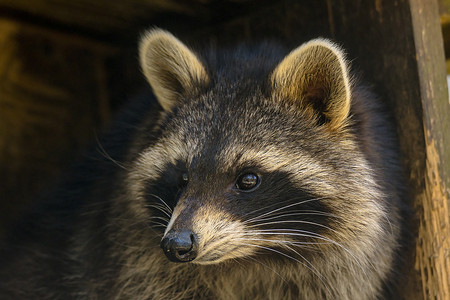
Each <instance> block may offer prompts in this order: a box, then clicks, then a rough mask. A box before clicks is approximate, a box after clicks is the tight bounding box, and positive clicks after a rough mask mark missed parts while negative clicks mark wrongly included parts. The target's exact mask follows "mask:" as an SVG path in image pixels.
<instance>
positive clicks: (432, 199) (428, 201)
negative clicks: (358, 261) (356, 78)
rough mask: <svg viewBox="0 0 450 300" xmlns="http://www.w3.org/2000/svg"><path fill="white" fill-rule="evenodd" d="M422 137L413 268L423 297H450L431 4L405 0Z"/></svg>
mask: <svg viewBox="0 0 450 300" xmlns="http://www.w3.org/2000/svg"><path fill="white" fill-rule="evenodd" d="M410 5H411V16H412V24H413V30H414V41H415V49H416V57H417V69H418V74H419V78H420V81H419V83H420V91H421V101H422V107H423V129H424V137H425V153H426V170H425V190H424V194H423V195H420V197H419V199H418V200H419V201H418V202H416V206H415V207H416V209H417V210H418V211H419V212H420V215H419V237H418V241H417V249H416V265H415V267H416V269H417V270H420V273H421V281H422V292H423V296H424V299H450V197H449V196H450V103H449V95H448V90H447V85H446V69H445V55H444V47H443V40H442V32H441V28H440V23H439V13H438V3H437V1H436V0H433V1H430V0H410Z"/></svg>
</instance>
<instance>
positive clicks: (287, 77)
mask: <svg viewBox="0 0 450 300" xmlns="http://www.w3.org/2000/svg"><path fill="white" fill-rule="evenodd" d="M271 82H272V92H273V94H274V98H275V99H279V100H280V99H285V100H289V101H292V102H294V104H295V105H298V106H299V107H300V109H302V110H304V111H305V112H306V113H307V114H308V115H310V116H311V117H312V118H313V119H314V120H317V121H318V122H319V123H320V124H327V125H328V127H329V128H331V129H332V130H337V129H340V128H343V127H345V126H346V124H347V120H348V118H349V112H350V100H351V85H350V75H349V72H348V67H347V62H346V61H345V57H344V53H343V51H342V50H341V49H340V48H339V47H337V46H336V45H334V44H333V43H332V42H330V41H328V40H324V39H316V40H312V41H310V42H308V43H306V44H303V45H302V46H300V47H298V48H297V49H295V50H293V51H292V52H291V53H289V54H288V55H287V56H286V57H285V58H284V59H283V60H282V61H281V62H280V63H279V65H278V66H277V67H276V68H275V70H274V72H273V73H272V75H271Z"/></svg>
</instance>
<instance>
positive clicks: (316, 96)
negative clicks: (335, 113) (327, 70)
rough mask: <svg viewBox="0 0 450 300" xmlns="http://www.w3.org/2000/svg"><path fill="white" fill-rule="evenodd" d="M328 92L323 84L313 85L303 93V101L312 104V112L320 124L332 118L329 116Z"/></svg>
mask: <svg viewBox="0 0 450 300" xmlns="http://www.w3.org/2000/svg"><path fill="white" fill-rule="evenodd" d="M328 97H329V96H328V92H327V91H326V90H325V89H324V88H322V87H321V86H312V87H309V88H308V89H306V91H305V92H304V93H303V99H304V100H303V101H304V102H305V103H309V105H311V114H312V115H313V116H314V117H315V119H316V121H317V123H318V125H324V124H326V123H328V122H330V121H331V120H330V119H329V118H328V117H327V115H326V113H325V111H326V110H327V101H326V99H328Z"/></svg>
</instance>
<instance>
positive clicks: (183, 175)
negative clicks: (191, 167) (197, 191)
mask: <svg viewBox="0 0 450 300" xmlns="http://www.w3.org/2000/svg"><path fill="white" fill-rule="evenodd" d="M181 179H183V181H185V182H187V181H188V180H189V177H188V174H187V173H183V174H181Z"/></svg>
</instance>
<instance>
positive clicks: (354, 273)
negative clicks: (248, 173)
mask: <svg viewBox="0 0 450 300" xmlns="http://www.w3.org/2000/svg"><path fill="white" fill-rule="evenodd" d="M310 49H313V51H312V52H311V51H310ZM148 51H150V52H148ZM246 51H247V50H241V52H238V54H230V55H228V54H226V53H225V54H224V55H223V57H222V56H220V55H219V56H211V55H205V56H200V55H197V54H195V53H194V52H192V51H191V50H189V49H188V48H187V47H186V46H184V45H183V44H182V43H181V42H179V41H178V40H177V39H176V38H175V37H173V36H172V35H171V34H169V33H167V32H164V31H161V30H155V31H152V32H151V33H150V34H148V35H146V37H144V40H143V42H142V44H141V49H140V53H141V62H142V68H143V71H144V73H145V74H146V76H147V78H148V79H149V81H150V85H151V86H152V88H153V89H154V90H155V91H156V97H157V100H158V101H159V103H160V104H161V107H162V108H163V110H162V111H160V112H158V113H151V108H150V107H149V105H148V104H145V101H147V100H144V101H143V103H144V104H139V105H137V106H136V107H134V108H131V109H130V116H128V117H124V118H123V119H122V121H121V123H120V124H119V125H118V128H119V130H117V129H116V130H113V131H112V132H111V133H110V134H109V136H107V137H106V139H109V140H110V142H108V143H106V144H105V151H106V152H107V155H105V156H106V158H107V159H106V160H105V161H99V160H98V157H97V158H95V159H94V160H88V161H87V162H85V163H84V164H82V165H81V167H79V168H78V169H77V170H76V171H74V172H75V173H76V174H78V175H76V176H74V178H72V179H69V180H67V182H65V183H63V184H62V188H61V189H59V190H58V191H56V192H55V193H54V194H52V195H51V196H50V197H49V198H50V200H49V202H48V204H47V206H46V208H45V209H39V210H38V211H37V212H34V213H32V214H30V215H29V217H28V218H26V220H25V222H24V224H22V225H20V226H19V227H18V229H16V231H13V232H12V233H11V236H10V238H9V239H7V240H6V241H5V242H4V243H3V246H2V250H1V251H2V252H1V254H2V259H0V262H1V264H2V269H1V270H0V279H1V282H0V298H2V299H30V298H39V299H222V300H225V299H377V298H380V297H383V295H386V294H385V292H386V288H387V287H388V286H389V285H390V284H392V276H393V274H394V268H395V261H396V260H397V253H398V251H399V246H400V245H399V243H400V242H399V240H400V235H401V226H402V225H401V214H400V207H401V197H402V195H403V189H404V188H403V183H402V181H401V170H400V167H399V164H398V157H397V154H396V153H397V150H396V141H395V137H394V136H393V134H392V128H391V127H390V125H389V121H388V119H387V117H386V116H385V113H384V112H383V110H382V109H381V108H380V106H379V104H377V100H376V98H375V97H373V96H372V95H371V94H370V93H368V92H366V91H365V89H364V88H362V87H361V86H360V85H359V83H358V82H357V81H356V80H353V79H352V76H351V75H350V73H349V71H348V68H349V66H348V63H347V62H346V60H345V56H344V53H343V51H342V50H341V49H340V48H339V47H337V46H336V45H334V44H333V43H331V42H329V41H327V40H323V39H318V40H313V41H311V42H309V43H307V44H305V45H303V46H300V47H299V48H297V49H296V50H294V51H293V52H291V54H289V55H287V56H286V58H285V59H283V56H284V55H285V53H284V51H283V50H282V49H281V48H278V47H275V46H270V45H264V46H262V47H260V48H258V49H256V50H252V51H247V52H246ZM148 53H150V54H148ZM280 53H283V54H280ZM305 53H306V54H307V55H306V56H305ZM161 56H164V59H163V60H161V59H158V57H161ZM305 57H306V58H307V59H306V58H305ZM174 60H176V61H174ZM180 60H181V61H182V62H183V63H180ZM280 60H281V61H280ZM311 60H314V61H311ZM321 60H322V61H321ZM202 61H204V63H203V62H202ZM223 61H227V64H225V65H222V64H221V63H222V62H223ZM308 61H311V63H308ZM185 62H187V63H185ZM147 69H150V70H151V72H147V71H146V70H147ZM159 72H161V73H159ZM158 74H159V75H161V76H165V77H158ZM178 74H182V75H178ZM255 74H256V75H255ZM253 75H254V76H253ZM167 76H168V77H167ZM293 78H294V79H295V80H294V79H293ZM311 80H312V81H311ZM317 82H318V83H317ZM158 91H159V92H158ZM324 99H325V100H324ZM317 101H325V102H324V103H317ZM143 108H144V109H143ZM123 124H125V125H123ZM111 161H113V162H111ZM179 162H182V164H183V167H186V170H187V171H186V172H187V173H188V174H189V182H188V183H187V185H186V187H185V188H183V189H182V190H181V191H182V192H181V193H180V195H179V196H177V197H178V198H177V202H176V203H175V204H174V207H167V206H166V203H165V202H166V201H167V202H168V199H162V198H161V197H159V196H158V195H154V194H153V193H156V191H154V192H153V191H148V187H149V185H151V184H153V183H155V182H160V181H161V180H165V178H164V176H167V175H164V174H178V173H177V172H178V171H177V170H178V169H177V168H178V167H177V168H175V167H171V166H172V165H176V164H177V163H179ZM256 165H257V166H258V170H261V172H262V173H263V174H268V175H266V177H262V182H261V187H259V189H261V190H262V191H264V193H263V192H261V193H263V194H260V195H261V196H260V197H259V198H261V199H253V198H251V197H252V196H251V195H252V194H250V193H248V194H242V195H241V196H242V197H243V198H242V199H245V200H239V199H241V198H239V197H241V196H236V195H238V194H239V191H236V190H235V189H234V187H233V183H234V178H235V177H236V175H239V174H236V172H238V170H240V169H239V168H241V167H242V168H244V166H245V168H248V167H249V166H250V167H251V168H253V166H256ZM168 168H169V169H171V168H173V170H172V171H171V173H166V172H167V169H168ZM252 170H253V169H252ZM255 172H256V171H255ZM272 173H273V174H275V173H280V174H287V175H283V176H285V177H279V178H283V179H280V180H278V181H279V182H278V181H277V182H274V183H272V185H270V178H271V177H270V176H271V175H270V174H272ZM171 176H172V175H171ZM176 176H178V175H176ZM277 176H278V175H277ZM280 176H281V175H280ZM286 176H287V177H286ZM277 178H278V177H277ZM172 179H173V178H167V180H172ZM265 180H266V181H265ZM275 186H276V187H277V190H271V188H272V187H275ZM155 188H158V186H156V187H155ZM283 191H286V192H285V193H284V194H283ZM292 191H304V192H305V194H307V195H316V197H317V200H314V201H318V202H320V206H318V207H319V208H317V210H318V209H320V208H322V207H324V208H325V209H326V211H323V212H321V213H322V215H327V218H325V219H324V220H325V221H323V222H326V223H320V224H319V225H317V224H316V225H311V224H308V222H309V221H305V220H304V219H300V221H299V222H298V223H293V222H292V220H289V219H288V220H287V221H286V222H287V223H288V224H289V225H286V226H290V227H283V230H280V229H273V226H278V227H280V228H281V227H282V226H285V225H284V223H283V222H279V220H280V219H279V218H280V217H279V216H280V214H279V213H278V214H277V213H276V211H275V210H276V209H278V212H286V213H289V212H291V213H294V214H295V213H299V212H300V213H311V212H312V209H308V210H300V208H299V207H301V206H298V205H301V204H302V203H303V202H305V203H306V202H307V201H310V202H311V201H313V199H306V200H305V199H303V198H302V199H301V200H295V197H296V196H297V195H291V194H290V193H292ZM287 194H289V196H290V198H289V199H285V200H282V201H285V203H289V205H290V207H288V206H287V205H285V207H284V208H283V203H284V202H282V201H281V200H280V199H278V198H276V197H279V196H275V195H282V196H283V197H284V196H285V195H287ZM239 195H240V194H239ZM271 195H274V196H273V198H271ZM280 197H281V196H280ZM263 198H264V199H269V200H267V201H272V202H271V204H270V205H271V206H270V205H268V204H264V205H266V206H267V207H265V206H262V205H261V204H260V203H262V202H258V201H263ZM149 199H152V200H151V201H149ZM236 199H238V200H236ZM249 199H250V200H249ZM283 199H284V198H283ZM298 199H300V198H298ZM277 201H278V202H279V203H278V202H277ZM287 201H289V202H287ZM302 201H303V202H302ZM300 202H302V203H300ZM264 203H266V202H264ZM277 205H278V206H277ZM169 206H170V205H169ZM270 207H271V208H270ZM292 207H297V208H298V209H297V210H293V209H292ZM158 211H159V213H161V212H162V215H161V216H162V217H157V216H159V215H157V213H158ZM258 212H260V213H259V214H258ZM313 213H316V214H317V213H318V212H317V211H314V212H313ZM295 220H297V219H295ZM308 220H309V219H308ZM313 220H315V219H313ZM320 220H322V219H320ZM264 222H265V223H267V222H271V223H273V224H271V225H273V226H272V227H271V228H272V229H270V230H271V231H270V230H269V229H267V230H266V229H265V228H266V227H264V226H265V225H264V224H262V223H264ZM277 222H278V223H277ZM289 222H291V223H289ZM311 222H312V221H311ZM311 222H310V223H311ZM321 222H322V221H321ZM306 225H311V226H313V227H312V228H317V229H318V231H317V233H313V234H309V235H308V237H304V238H303V237H302V238H300V239H299V237H298V236H295V235H292V234H289V232H291V233H292V232H297V233H299V232H302V231H301V230H302V228H303V229H304V228H306V227H305V226H306ZM314 226H315V227H314ZM184 227H190V228H192V229H193V230H194V231H195V232H196V234H197V235H198V238H199V254H198V256H197V257H196V259H194V261H192V262H190V263H183V264H182V263H172V262H169V261H168V260H167V258H166V257H165V256H164V254H163V252H162V250H161V249H160V248H159V243H160V241H161V238H162V237H163V236H164V234H166V233H167V231H168V230H169V229H177V228H184ZM278 227H277V228H278ZM263 229H264V230H266V231H264V230H263ZM319 229H320V231H319ZM289 230H297V231H289ZM298 230H300V231H298ZM318 232H320V235H319V233H318ZM269 234H271V235H269ZM299 235H300V234H299Z"/></svg>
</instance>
